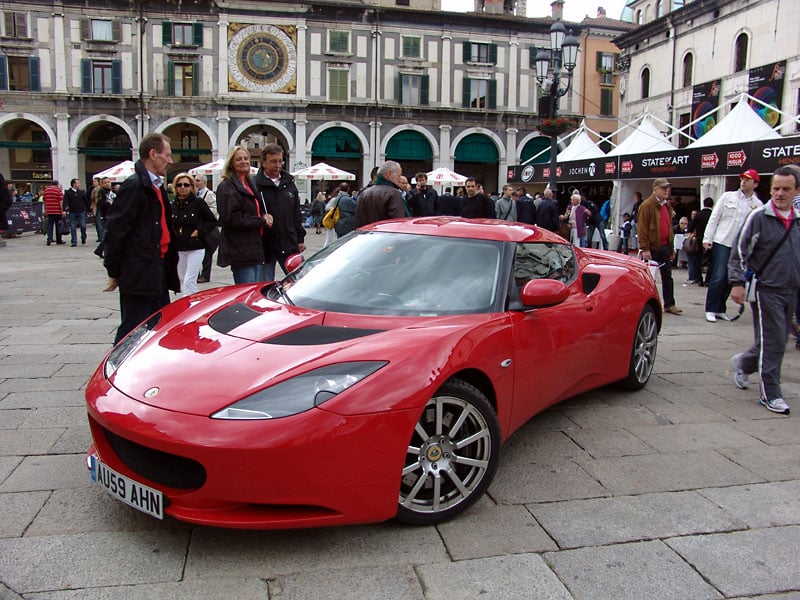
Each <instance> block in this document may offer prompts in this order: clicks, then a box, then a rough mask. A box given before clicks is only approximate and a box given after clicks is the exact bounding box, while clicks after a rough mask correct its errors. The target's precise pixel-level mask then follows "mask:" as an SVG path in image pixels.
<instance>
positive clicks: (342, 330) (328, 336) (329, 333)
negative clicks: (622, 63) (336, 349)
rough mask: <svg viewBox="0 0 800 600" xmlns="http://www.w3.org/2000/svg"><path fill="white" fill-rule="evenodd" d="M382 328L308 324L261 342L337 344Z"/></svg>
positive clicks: (380, 330)
mask: <svg viewBox="0 0 800 600" xmlns="http://www.w3.org/2000/svg"><path fill="white" fill-rule="evenodd" d="M382 331H384V330H383V329H357V328H355V327H325V326H324V325H310V326H308V327H303V328H301V329H295V330H294V331H289V332H288V333H284V334H283V335H279V336H277V337H273V338H269V339H267V340H262V342H261V343H263V344H275V345H280V346H317V345H322V344H337V343H339V342H346V341H347V340H354V339H356V338H360V337H365V336H368V335H373V334H375V333H381V332H382Z"/></svg>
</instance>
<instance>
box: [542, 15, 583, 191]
mask: <svg viewBox="0 0 800 600" xmlns="http://www.w3.org/2000/svg"><path fill="white" fill-rule="evenodd" d="M579 46H580V42H579V41H578V38H576V37H575V36H574V35H572V30H571V29H570V30H569V34H568V35H567V30H566V28H565V27H564V24H563V23H562V22H561V21H556V22H555V23H553V24H552V25H551V26H550V48H549V49H548V48H539V50H538V52H537V53H536V80H537V81H538V82H539V85H541V86H542V96H541V98H540V99H539V117H540V118H541V117H549V118H551V119H552V120H553V124H554V125H553V126H554V127H555V120H556V118H558V99H559V98H561V96H563V95H565V94H566V93H567V92H568V91H569V89H570V87H572V71H573V70H575V65H576V63H577V61H578V48H579ZM562 69H566V70H567V84H566V85H565V86H564V87H561V77H562V73H561V70H562ZM557 153H558V132H557V131H552V132H551V136H550V178H549V180H548V186H549V187H550V189H551V190H553V194H554V198H556V196H557V193H556V192H557V190H558V188H557V187H556V185H557V184H556V154H557Z"/></svg>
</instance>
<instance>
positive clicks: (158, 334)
mask: <svg viewBox="0 0 800 600" xmlns="http://www.w3.org/2000/svg"><path fill="white" fill-rule="evenodd" d="M195 312H196V311H195V310H189V311H185V312H180V313H178V314H177V316H176V318H174V319H172V320H170V321H167V322H165V323H162V324H161V326H159V327H158V328H157V330H156V331H155V332H154V334H153V335H152V337H150V338H149V339H148V340H147V341H146V342H145V343H144V344H142V345H141V346H140V347H139V348H137V349H136V350H135V351H134V352H133V353H132V354H131V355H129V356H128V357H127V358H126V359H125V360H124V361H123V363H122V365H121V366H120V367H119V368H118V369H117V371H116V372H115V373H114V374H113V375H112V377H111V379H110V381H111V383H112V385H113V386H114V387H115V388H116V389H118V390H119V391H120V392H122V393H124V394H126V395H127V396H129V397H131V398H133V399H135V400H138V401H139V402H142V403H145V404H148V405H151V406H155V407H159V408H164V409H167V410H171V411H176V412H182V413H188V414H195V415H210V414H212V413H214V412H216V411H217V410H219V409H221V408H223V407H225V406H228V405H229V404H231V403H232V402H235V401H237V400H239V399H241V398H244V397H246V396H249V395H250V394H252V393H254V392H256V391H258V390H260V389H263V388H264V387H267V386H268V385H273V384H276V383H279V382H280V381H283V380H285V379H289V378H291V377H294V376H296V375H298V374H301V373H305V372H307V371H310V370H312V369H315V368H319V367H322V366H325V365H330V364H336V363H341V362H349V361H362V360H385V361H389V362H391V361H393V360H399V359H401V358H402V357H404V356H406V355H408V354H413V353H417V352H418V349H419V348H427V349H428V350H432V349H433V348H434V345H438V346H440V347H443V346H449V345H450V344H452V343H453V337H452V336H455V337H456V338H458V337H460V336H462V335H463V331H464V330H465V328H466V329H471V328H472V327H474V326H475V324H476V322H482V321H485V320H486V319H487V318H488V315H466V316H461V317H458V318H456V317H442V318H441V319H438V318H425V319H420V318H408V317H375V316H358V315H349V314H348V315H344V314H341V313H325V312H319V311H312V310H307V309H303V308H299V307H291V306H283V305H279V304H273V303H270V307H269V308H267V310H254V309H253V308H251V307H250V305H247V304H245V303H236V304H233V305H229V306H227V307H224V308H221V309H220V310H217V311H215V312H214V313H213V314H211V315H208V317H207V318H206V317H205V316H204V317H203V318H199V319H197V318H195V319H193V316H195ZM237 312H238V314H237ZM434 354H435V352H431V355H434Z"/></svg>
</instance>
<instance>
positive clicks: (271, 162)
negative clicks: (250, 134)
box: [254, 144, 306, 280]
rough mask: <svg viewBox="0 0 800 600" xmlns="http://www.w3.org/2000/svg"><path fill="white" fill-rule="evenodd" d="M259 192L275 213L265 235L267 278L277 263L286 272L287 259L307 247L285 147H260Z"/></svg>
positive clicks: (256, 177) (272, 274)
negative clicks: (285, 166)
mask: <svg viewBox="0 0 800 600" xmlns="http://www.w3.org/2000/svg"><path fill="white" fill-rule="evenodd" d="M254 180H255V184H256V187H257V188H258V190H257V192H256V193H257V194H258V196H259V197H260V198H261V200H262V201H263V202H264V204H265V206H266V208H267V213H268V214H271V215H272V219H273V221H272V227H270V228H269V229H268V230H267V232H266V234H265V236H264V239H265V244H266V247H265V255H266V258H267V264H266V265H265V270H266V277H267V280H273V279H275V263H276V262H278V263H280V265H281V269H282V270H283V272H284V273H286V259H287V258H289V256H291V255H292V254H296V253H298V252H302V251H303V250H305V249H306V245H305V244H304V243H303V240H305V238H306V230H305V228H304V227H303V217H302V216H301V215H300V194H299V193H298V192H297V186H295V184H294V177H292V176H291V175H290V174H289V173H288V172H286V171H284V170H283V148H282V147H281V146H279V145H278V144H267V145H266V146H264V149H263V150H262V151H261V168H260V169H259V170H258V173H257V174H256V176H255V178H254Z"/></svg>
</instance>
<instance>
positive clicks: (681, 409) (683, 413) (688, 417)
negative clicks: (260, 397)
mask: <svg viewBox="0 0 800 600" xmlns="http://www.w3.org/2000/svg"><path fill="white" fill-rule="evenodd" d="M647 408H649V409H650V410H651V411H653V413H654V414H655V415H656V416H657V417H661V419H663V420H664V421H665V422H667V423H671V424H674V425H682V424H687V423H730V422H731V418H730V417H727V416H725V415H724V414H722V413H721V412H719V411H716V410H714V409H713V408H709V407H708V406H704V405H702V404H699V403H698V402H697V400H696V399H695V398H692V400H691V401H688V402H687V401H686V399H685V398H683V399H680V398H676V399H673V400H670V401H664V400H659V401H657V402H650V403H648V404H647Z"/></svg>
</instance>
